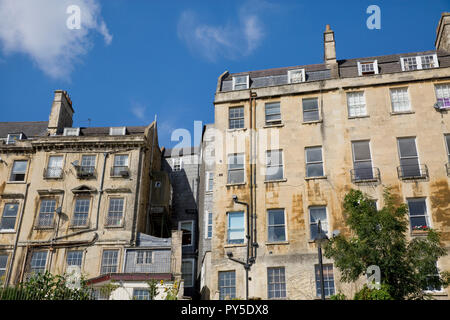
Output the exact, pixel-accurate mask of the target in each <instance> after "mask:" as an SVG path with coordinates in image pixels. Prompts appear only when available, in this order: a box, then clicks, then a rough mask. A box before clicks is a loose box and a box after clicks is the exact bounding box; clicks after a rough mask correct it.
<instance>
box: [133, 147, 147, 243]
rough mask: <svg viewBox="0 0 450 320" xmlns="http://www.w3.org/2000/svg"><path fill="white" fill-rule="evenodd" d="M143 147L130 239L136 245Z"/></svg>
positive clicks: (140, 154) (140, 152) (140, 155)
mask: <svg viewBox="0 0 450 320" xmlns="http://www.w3.org/2000/svg"><path fill="white" fill-rule="evenodd" d="M143 149H144V148H141V149H140V151H139V164H138V176H137V179H136V196H135V200H134V212H133V230H131V239H130V245H131V246H135V245H136V239H137V212H138V210H139V205H140V200H141V192H140V190H141V188H140V187H141V179H142V172H141V171H142V154H143V152H144V151H143Z"/></svg>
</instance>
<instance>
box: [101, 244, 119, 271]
mask: <svg viewBox="0 0 450 320" xmlns="http://www.w3.org/2000/svg"><path fill="white" fill-rule="evenodd" d="M118 257H119V250H105V251H103V256H102V268H101V273H102V274H105V273H114V272H117V263H118Z"/></svg>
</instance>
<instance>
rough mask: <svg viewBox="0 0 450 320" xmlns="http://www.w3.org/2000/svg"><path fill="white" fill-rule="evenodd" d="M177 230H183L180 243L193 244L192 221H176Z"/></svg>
mask: <svg viewBox="0 0 450 320" xmlns="http://www.w3.org/2000/svg"><path fill="white" fill-rule="evenodd" d="M178 230H181V231H183V235H182V245H183V246H192V245H193V244H194V221H192V220H189V221H180V222H178Z"/></svg>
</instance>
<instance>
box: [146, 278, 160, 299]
mask: <svg viewBox="0 0 450 320" xmlns="http://www.w3.org/2000/svg"><path fill="white" fill-rule="evenodd" d="M146 282H147V285H148V293H149V296H150V300H155V298H156V296H157V295H158V282H157V281H156V280H155V279H152V280H149V281H146Z"/></svg>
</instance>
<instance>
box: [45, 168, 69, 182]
mask: <svg viewBox="0 0 450 320" xmlns="http://www.w3.org/2000/svg"><path fill="white" fill-rule="evenodd" d="M63 175H64V171H63V169H62V168H61V167H47V168H45V169H44V178H45V179H61V178H62V177H63Z"/></svg>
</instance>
